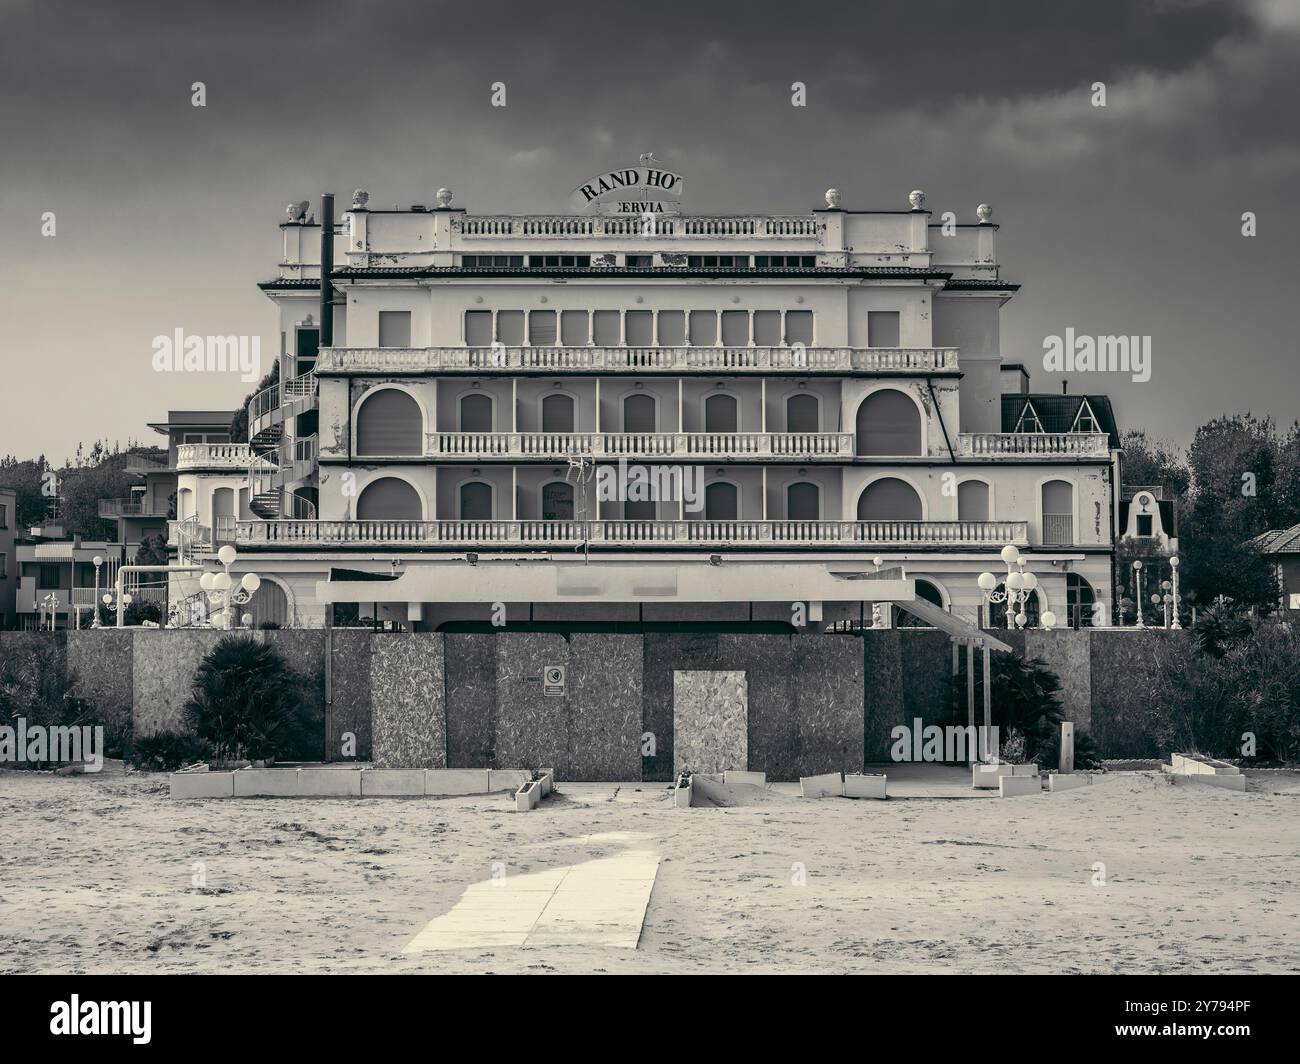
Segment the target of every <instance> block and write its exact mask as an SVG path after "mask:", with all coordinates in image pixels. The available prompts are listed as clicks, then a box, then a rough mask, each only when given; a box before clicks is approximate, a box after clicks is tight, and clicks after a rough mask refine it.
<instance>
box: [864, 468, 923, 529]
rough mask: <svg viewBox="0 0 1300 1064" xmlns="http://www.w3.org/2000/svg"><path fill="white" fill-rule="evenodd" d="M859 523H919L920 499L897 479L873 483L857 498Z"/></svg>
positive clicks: (891, 478) (908, 485) (904, 482)
mask: <svg viewBox="0 0 1300 1064" xmlns="http://www.w3.org/2000/svg"><path fill="white" fill-rule="evenodd" d="M858 520H859V521H919V520H921V497H920V496H919V495H917V493H916V489H915V488H913V487H912V485H911V484H909V483H907V481H905V480H899V479H898V478H897V477H883V478H882V479H880V480H876V481H873V482H872V483H871V484H869V485H868V486H867V490H866V491H864V492H863V493H862V495H861V496H860V497H859V498H858Z"/></svg>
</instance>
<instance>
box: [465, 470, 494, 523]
mask: <svg viewBox="0 0 1300 1064" xmlns="http://www.w3.org/2000/svg"><path fill="white" fill-rule="evenodd" d="M460 519H461V520H462V521H491V520H492V485H491V484H485V483H484V482H483V481H481V480H471V481H470V482H469V483H468V484H462V485H461V486H460Z"/></svg>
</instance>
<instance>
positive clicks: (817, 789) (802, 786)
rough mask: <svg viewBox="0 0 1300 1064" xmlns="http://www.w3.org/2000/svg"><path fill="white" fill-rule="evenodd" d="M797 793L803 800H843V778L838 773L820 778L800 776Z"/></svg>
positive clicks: (827, 774)
mask: <svg viewBox="0 0 1300 1064" xmlns="http://www.w3.org/2000/svg"><path fill="white" fill-rule="evenodd" d="M799 793H800V794H802V795H803V796H804V797H805V798H843V797H844V778H843V777H842V776H841V775H840V774H839V773H838V772H827V773H825V774H823V775H821V776H801V777H800V778H799Z"/></svg>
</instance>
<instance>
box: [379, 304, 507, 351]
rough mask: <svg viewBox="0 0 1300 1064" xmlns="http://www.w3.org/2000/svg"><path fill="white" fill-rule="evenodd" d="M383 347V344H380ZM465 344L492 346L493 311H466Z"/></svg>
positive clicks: (469, 345) (468, 345)
mask: <svg viewBox="0 0 1300 1064" xmlns="http://www.w3.org/2000/svg"><path fill="white" fill-rule="evenodd" d="M380 346H381V347H382V346H383V344H380ZM465 346H466V347H491V346H492V311H490V310H467V311H466V312H465Z"/></svg>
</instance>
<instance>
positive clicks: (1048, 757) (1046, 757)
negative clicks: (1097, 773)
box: [1035, 728, 1101, 769]
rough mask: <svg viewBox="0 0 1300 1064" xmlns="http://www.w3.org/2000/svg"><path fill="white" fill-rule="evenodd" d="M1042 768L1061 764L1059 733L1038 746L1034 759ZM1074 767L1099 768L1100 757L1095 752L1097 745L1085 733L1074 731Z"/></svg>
mask: <svg viewBox="0 0 1300 1064" xmlns="http://www.w3.org/2000/svg"><path fill="white" fill-rule="evenodd" d="M1035 760H1036V761H1037V762H1038V764H1039V766H1040V767H1042V768H1057V767H1058V766H1059V765H1060V764H1061V732H1060V729H1059V728H1058V729H1057V732H1056V734H1055V735H1054V736H1052V738H1050V739H1045V740H1043V742H1041V743H1040V744H1039V746H1038V756H1037V757H1036V758H1035ZM1074 767H1075V768H1076V769H1082V768H1101V756H1100V754H1099V753H1098V751H1097V744H1096V743H1094V742H1093V741H1092V736H1091V735H1089V734H1088V733H1087V732H1086V731H1079V730H1078V729H1077V728H1076V729H1075V731H1074Z"/></svg>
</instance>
